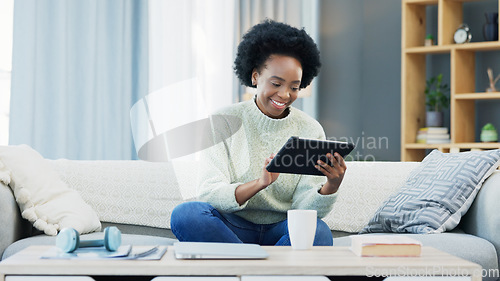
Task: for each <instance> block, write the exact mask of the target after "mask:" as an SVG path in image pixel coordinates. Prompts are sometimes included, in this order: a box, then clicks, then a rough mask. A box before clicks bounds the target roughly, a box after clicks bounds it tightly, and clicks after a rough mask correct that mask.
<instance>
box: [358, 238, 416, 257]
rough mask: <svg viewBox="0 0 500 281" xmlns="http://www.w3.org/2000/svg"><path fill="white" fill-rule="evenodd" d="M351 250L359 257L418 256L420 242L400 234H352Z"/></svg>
mask: <svg viewBox="0 0 500 281" xmlns="http://www.w3.org/2000/svg"><path fill="white" fill-rule="evenodd" d="M351 250H352V251H353V252H354V253H355V254H356V255H358V256H361V257H418V256H420V253H421V251H422V243H421V242H420V241H418V240H415V239H412V238H410V237H408V236H404V235H400V234H395V235H354V236H351Z"/></svg>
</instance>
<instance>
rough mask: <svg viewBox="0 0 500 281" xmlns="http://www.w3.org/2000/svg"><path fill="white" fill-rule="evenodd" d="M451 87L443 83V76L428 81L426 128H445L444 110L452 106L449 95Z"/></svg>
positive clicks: (426, 89) (426, 90)
mask: <svg viewBox="0 0 500 281" xmlns="http://www.w3.org/2000/svg"><path fill="white" fill-rule="evenodd" d="M449 91H450V87H449V86H448V84H444V83H443V74H439V75H438V76H434V77H431V78H430V79H429V80H427V81H426V86H425V96H426V103H425V104H426V105H427V112H426V119H425V120H426V126H427V127H442V126H443V109H444V108H448V107H449V105H450V98H449V96H448V93H449Z"/></svg>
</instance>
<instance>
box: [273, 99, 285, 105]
mask: <svg viewBox="0 0 500 281" xmlns="http://www.w3.org/2000/svg"><path fill="white" fill-rule="evenodd" d="M271 101H272V102H273V103H274V104H276V105H277V106H284V105H285V103H281V102H277V101H275V100H271Z"/></svg>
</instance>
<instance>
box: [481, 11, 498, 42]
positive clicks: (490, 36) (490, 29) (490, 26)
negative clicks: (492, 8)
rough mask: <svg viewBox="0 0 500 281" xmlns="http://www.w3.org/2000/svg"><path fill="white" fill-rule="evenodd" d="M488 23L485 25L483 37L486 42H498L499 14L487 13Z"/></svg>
mask: <svg viewBox="0 0 500 281" xmlns="http://www.w3.org/2000/svg"><path fill="white" fill-rule="evenodd" d="M484 16H485V17H486V23H485V24H484V25H483V36H484V40H486V41H496V40H498V13H497V12H489V13H485V14H484Z"/></svg>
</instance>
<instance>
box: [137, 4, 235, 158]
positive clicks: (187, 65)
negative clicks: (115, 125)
mask: <svg viewBox="0 0 500 281" xmlns="http://www.w3.org/2000/svg"><path fill="white" fill-rule="evenodd" d="M234 11H235V6H234V1H232V0H213V1H204V0H188V1H178V0H151V1H149V95H148V96H147V97H145V98H144V99H143V100H141V101H139V102H138V103H137V104H135V105H134V107H133V108H132V110H131V117H132V129H133V130H134V142H135V145H136V150H137V151H138V153H139V158H141V159H144V160H150V161H168V160H170V159H172V158H173V154H175V151H173V150H174V149H175V150H177V151H178V147H175V148H171V146H172V143H173V142H174V141H173V140H167V139H166V135H167V134H168V132H172V130H175V129H176V128H184V129H186V130H182V131H183V132H184V133H186V132H188V131H190V130H191V131H190V132H191V135H188V136H183V137H184V138H185V139H188V140H189V139H193V138H196V137H197V136H196V135H193V134H195V133H196V131H192V130H193V129H194V127H195V125H196V124H198V123H196V122H197V121H200V120H204V119H206V118H207V117H208V116H209V114H210V113H212V112H214V111H215V110H217V109H219V108H221V107H224V106H227V105H230V104H232V103H233V102H234V101H235V100H234V99H233V96H235V95H236V94H235V93H234V90H233V83H234V82H233V80H234V74H233V69H232V65H233V57H234V56H233V48H234V34H235V30H234V14H235V13H234ZM145 124H146V125H145ZM190 124H191V125H190ZM193 124H194V125H193ZM183 126H184V127H183ZM155 139H156V140H155ZM184 145H185V146H187V145H190V144H189V143H185V144H184ZM148 146H149V148H147V147H148ZM143 147H146V148H147V149H146V150H147V151H146V150H142V151H141V148H143ZM183 149H184V150H186V151H188V152H189V149H190V148H183ZM191 150H195V151H196V149H194V148H193V149H191Z"/></svg>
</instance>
